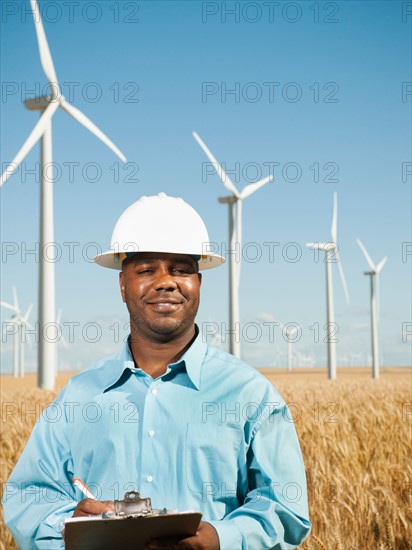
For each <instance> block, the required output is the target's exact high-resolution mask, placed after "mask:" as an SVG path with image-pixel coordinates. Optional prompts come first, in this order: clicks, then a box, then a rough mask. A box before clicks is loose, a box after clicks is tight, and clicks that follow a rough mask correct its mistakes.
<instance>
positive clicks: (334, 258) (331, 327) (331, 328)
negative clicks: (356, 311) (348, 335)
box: [306, 193, 349, 380]
mask: <svg viewBox="0 0 412 550" xmlns="http://www.w3.org/2000/svg"><path fill="white" fill-rule="evenodd" d="M337 223H338V198H337V194H336V193H334V194H333V217H332V227H331V238H332V241H331V242H329V243H306V246H307V247H308V248H312V249H314V250H323V251H324V252H325V260H324V261H325V264H326V304H327V324H326V327H327V330H326V333H327V343H328V378H330V379H331V380H335V378H336V346H335V343H336V340H335V313H334V307H333V281H332V263H337V264H338V269H339V275H340V278H341V281H342V286H343V290H344V293H345V299H346V303H349V293H348V287H347V284H346V279H345V274H344V273H343V268H342V263H341V261H340V256H339V247H338V243H337Z"/></svg>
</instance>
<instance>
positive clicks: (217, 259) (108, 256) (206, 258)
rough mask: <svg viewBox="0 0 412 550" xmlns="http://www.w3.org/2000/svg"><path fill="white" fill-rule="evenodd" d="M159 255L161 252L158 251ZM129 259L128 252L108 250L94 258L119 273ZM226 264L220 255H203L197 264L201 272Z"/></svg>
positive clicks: (103, 265) (98, 262)
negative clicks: (124, 262)
mask: <svg viewBox="0 0 412 550" xmlns="http://www.w3.org/2000/svg"><path fill="white" fill-rule="evenodd" d="M139 252H153V251H151V250H140V251H139ZM157 252H158V253H159V254H160V252H159V251H157ZM167 253H169V254H173V252H167ZM175 254H179V255H180V254H186V253H185V252H175ZM187 255H188V256H195V257H197V258H198V257H199V254H187ZM126 257H127V255H126V252H113V250H108V251H107V252H103V253H102V254H98V255H97V256H95V257H94V261H95V262H96V263H97V264H98V265H100V266H102V267H107V268H109V269H117V270H118V271H121V269H122V263H123V260H125V259H126ZM225 262H226V260H225V258H223V256H219V255H218V254H213V253H209V254H203V255H201V256H200V259H199V260H197V263H198V265H199V271H204V270H205V269H213V268H214V267H219V266H220V265H223V264H224V263H225Z"/></svg>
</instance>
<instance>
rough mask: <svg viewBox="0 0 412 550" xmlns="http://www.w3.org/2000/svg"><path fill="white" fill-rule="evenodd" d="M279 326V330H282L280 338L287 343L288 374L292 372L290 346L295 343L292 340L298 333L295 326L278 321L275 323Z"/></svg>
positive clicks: (291, 349)
mask: <svg viewBox="0 0 412 550" xmlns="http://www.w3.org/2000/svg"><path fill="white" fill-rule="evenodd" d="M277 322H278V323H279V325H280V328H281V329H282V337H283V338H284V339H286V342H287V343H288V372H292V362H293V348H292V345H293V344H294V342H295V341H296V340H295V339H294V336H295V334H297V332H298V326H297V325H296V324H293V325H292V326H288V325H289V323H287V324H286V325H284V324H283V323H281V322H280V321H277Z"/></svg>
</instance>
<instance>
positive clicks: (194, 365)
mask: <svg viewBox="0 0 412 550" xmlns="http://www.w3.org/2000/svg"><path fill="white" fill-rule="evenodd" d="M206 348H207V344H206V342H204V341H203V336H202V333H201V331H200V330H199V327H198V326H197V325H196V337H195V339H194V340H193V342H192V344H191V346H190V348H189V349H188V350H186V351H185V353H184V354H183V355H182V357H181V358H180V359H179V361H177V362H176V363H171V364H170V365H169V369H170V371H171V370H174V369H176V368H177V367H180V366H184V367H185V368H186V372H187V375H188V376H189V378H190V381H191V382H192V384H193V385H194V386H195V387H196V389H197V390H199V389H200V378H201V370H202V365H203V361H204V358H205V355H206ZM115 360H116V365H115V366H114V365H113V363H112V361H109V365H108V367H109V368H110V369H111V370H110V375H109V378H108V381H107V384H105V386H104V391H107V390H109V389H110V388H111V387H112V386H114V385H115V384H116V382H118V381H119V380H120V378H121V377H122V376H123V374H124V372H125V371H126V370H127V369H129V370H130V371H132V372H136V371H137V370H138V369H136V367H135V364H134V360H133V355H132V352H131V350H130V346H129V338H127V341H126V343H125V344H124V346H123V348H122V350H121V351H120V352H119V354H118V355H117V356H115Z"/></svg>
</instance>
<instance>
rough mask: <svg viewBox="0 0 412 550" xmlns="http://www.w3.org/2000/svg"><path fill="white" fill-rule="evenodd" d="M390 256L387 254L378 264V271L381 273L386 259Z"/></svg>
mask: <svg viewBox="0 0 412 550" xmlns="http://www.w3.org/2000/svg"><path fill="white" fill-rule="evenodd" d="M387 259H388V257H387V256H385V257H384V258H382V260H381V261H380V262H379V263H378V265H377V266H376V273H378V274H379V273H380V272H381V271H382V268H383V266H384V265H385V264H386V261H387Z"/></svg>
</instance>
